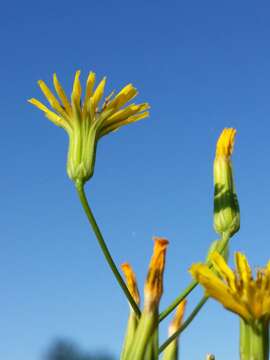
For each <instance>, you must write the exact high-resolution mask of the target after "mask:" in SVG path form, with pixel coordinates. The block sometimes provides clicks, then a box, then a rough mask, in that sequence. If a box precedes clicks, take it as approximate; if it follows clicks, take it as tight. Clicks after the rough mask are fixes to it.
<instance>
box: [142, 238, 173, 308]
mask: <svg viewBox="0 0 270 360" xmlns="http://www.w3.org/2000/svg"><path fill="white" fill-rule="evenodd" d="M154 241H155V243H154V249H153V255H152V258H151V260H150V264H149V269H148V274H147V279H146V283H145V288H144V296H145V306H146V308H147V309H148V310H153V309H154V308H155V307H157V306H158V304H159V301H160V298H161V296H162V293H163V273H164V268H165V257H166V250H167V246H168V244H169V241H168V240H166V239H164V238H154Z"/></svg>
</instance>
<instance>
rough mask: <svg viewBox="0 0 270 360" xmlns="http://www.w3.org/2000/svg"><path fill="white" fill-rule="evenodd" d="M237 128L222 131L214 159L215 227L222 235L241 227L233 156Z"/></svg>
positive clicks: (234, 231) (231, 233)
mask: <svg viewBox="0 0 270 360" xmlns="http://www.w3.org/2000/svg"><path fill="white" fill-rule="evenodd" d="M235 135H236V130H235V129H233V128H226V129H224V130H223V131H222V133H221V135H220V137H219V139H218V141H217V146H216V157H215V161H214V187H215V193H214V228H215V230H216V232H217V233H218V234H220V235H222V234H224V233H225V232H227V233H228V234H229V235H230V236H232V235H233V234H235V233H236V232H237V231H238V230H239V228H240V212H239V205H238V200H237V195H236V192H235V185H234V179H233V170H232V162H231V156H232V152H233V146H234V140H235Z"/></svg>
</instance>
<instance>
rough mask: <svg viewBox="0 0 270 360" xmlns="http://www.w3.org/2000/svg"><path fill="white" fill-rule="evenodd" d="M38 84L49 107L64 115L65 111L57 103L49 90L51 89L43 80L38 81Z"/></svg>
mask: <svg viewBox="0 0 270 360" xmlns="http://www.w3.org/2000/svg"><path fill="white" fill-rule="evenodd" d="M38 85H39V87H40V89H41V91H42V92H43V94H44V95H45V97H46V98H47V100H48V102H49V103H50V105H51V107H52V108H53V109H54V110H56V111H57V112H58V113H59V114H60V115H62V116H64V117H66V112H65V110H64V109H63V108H62V106H61V105H60V104H59V102H58V100H57V99H56V97H55V96H54V94H53V93H52V92H51V90H50V89H49V88H48V86H47V85H46V84H45V82H44V81H43V80H39V81H38Z"/></svg>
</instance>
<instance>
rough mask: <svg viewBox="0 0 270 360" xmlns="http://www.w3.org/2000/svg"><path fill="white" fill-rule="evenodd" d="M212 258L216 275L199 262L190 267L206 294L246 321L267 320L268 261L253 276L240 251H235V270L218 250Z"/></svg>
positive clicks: (269, 301) (269, 305)
mask: <svg viewBox="0 0 270 360" xmlns="http://www.w3.org/2000/svg"><path fill="white" fill-rule="evenodd" d="M211 261H212V264H213V267H214V269H215V270H216V272H217V274H216V273H215V272H213V271H211V270H210V269H209V268H208V266H206V265H204V264H200V263H199V264H194V265H192V267H191V269H190V273H191V274H192V276H193V277H194V278H195V279H196V280H197V281H198V282H199V283H200V284H201V285H202V286H203V287H204V288H205V290H206V293H207V294H208V295H210V296H211V297H213V298H214V299H216V300H217V301H219V302H220V303H221V304H223V306H224V307H225V308H227V309H228V310H230V311H232V312H234V313H236V314H239V315H240V316H241V317H242V318H243V319H244V320H245V321H247V322H252V321H256V320H261V319H268V320H269V319H270V262H269V263H268V264H267V266H266V267H265V268H263V269H259V270H257V276H256V278H254V277H253V275H252V271H251V269H250V266H249V264H248V261H247V259H246V257H245V256H244V255H243V254H242V253H240V252H237V253H236V254H235V264H236V270H235V271H233V270H232V269H230V267H229V266H228V265H227V264H226V262H225V260H224V259H223V257H222V256H221V255H220V254H219V253H217V252H215V253H213V254H212V257H211Z"/></svg>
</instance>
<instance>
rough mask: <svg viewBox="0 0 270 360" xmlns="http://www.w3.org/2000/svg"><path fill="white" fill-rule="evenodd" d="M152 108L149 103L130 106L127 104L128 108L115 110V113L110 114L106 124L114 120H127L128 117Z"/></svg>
mask: <svg viewBox="0 0 270 360" xmlns="http://www.w3.org/2000/svg"><path fill="white" fill-rule="evenodd" d="M149 108H150V106H149V104H147V103H144V104H138V105H135V104H131V105H129V106H127V107H126V108H124V109H123V110H119V111H117V112H115V113H114V114H112V115H111V116H109V117H108V118H107V119H106V120H105V121H104V126H107V125H111V124H112V123H114V122H118V121H122V120H126V119H127V118H128V117H130V116H132V115H134V114H136V113H139V112H142V111H145V110H148V109H149Z"/></svg>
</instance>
